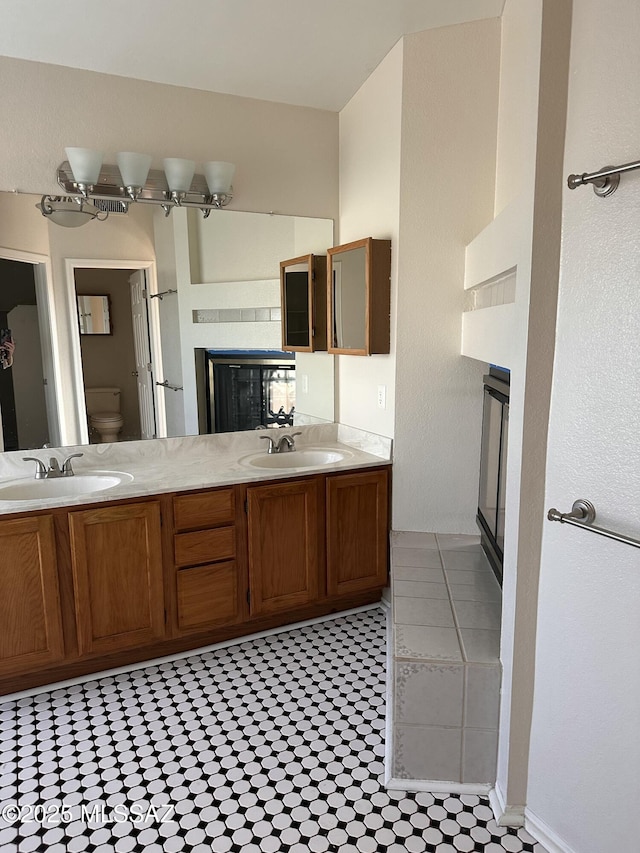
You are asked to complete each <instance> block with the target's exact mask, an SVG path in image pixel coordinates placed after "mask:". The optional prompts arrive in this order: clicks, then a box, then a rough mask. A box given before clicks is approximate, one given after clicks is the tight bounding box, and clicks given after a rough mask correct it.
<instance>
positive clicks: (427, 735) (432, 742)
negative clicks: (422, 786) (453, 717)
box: [393, 725, 462, 782]
mask: <svg viewBox="0 0 640 853" xmlns="http://www.w3.org/2000/svg"><path fill="white" fill-rule="evenodd" d="M461 757H462V730H461V729H447V728H440V727H437V726H401V725H397V726H395V743H394V761H393V775H394V776H395V777H396V778H399V779H429V780H437V781H442V782H461V781H462V774H461Z"/></svg>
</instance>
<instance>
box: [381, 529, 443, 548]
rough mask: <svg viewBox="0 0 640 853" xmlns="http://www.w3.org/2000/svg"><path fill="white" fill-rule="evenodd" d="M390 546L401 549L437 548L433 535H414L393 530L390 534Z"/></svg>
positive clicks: (412, 532)
mask: <svg viewBox="0 0 640 853" xmlns="http://www.w3.org/2000/svg"><path fill="white" fill-rule="evenodd" d="M391 544H392V545H398V546H399V547H401V548H431V549H434V548H436V549H437V547H438V543H437V542H436V534H435V533H416V532H414V531H404V530H394V531H393V533H392V534H391Z"/></svg>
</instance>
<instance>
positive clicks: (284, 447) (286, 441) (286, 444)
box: [260, 432, 302, 453]
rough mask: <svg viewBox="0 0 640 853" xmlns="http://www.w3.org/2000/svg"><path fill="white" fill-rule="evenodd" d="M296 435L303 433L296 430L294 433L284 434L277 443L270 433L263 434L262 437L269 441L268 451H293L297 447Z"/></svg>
mask: <svg viewBox="0 0 640 853" xmlns="http://www.w3.org/2000/svg"><path fill="white" fill-rule="evenodd" d="M296 435H302V433H301V432H294V433H293V434H292V435H283V436H282V438H281V439H280V441H278V443H277V444H276V442H275V441H274V440H273V438H272V437H271V436H270V435H261V436H260V439H266V440H267V441H268V442H269V449H268V450H267V453H292V452H293V451H294V450H295V449H296V445H295V441H294V438H295V436H296Z"/></svg>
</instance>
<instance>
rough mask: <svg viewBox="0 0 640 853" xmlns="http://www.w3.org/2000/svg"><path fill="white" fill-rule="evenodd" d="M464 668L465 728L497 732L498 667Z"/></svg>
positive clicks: (469, 664) (472, 665)
mask: <svg viewBox="0 0 640 853" xmlns="http://www.w3.org/2000/svg"><path fill="white" fill-rule="evenodd" d="M465 668H466V688H465V717H464V724H465V726H467V727H469V728H478V729H496V730H497V728H498V715H499V712H500V667H499V666H486V665H483V664H473V663H468V664H467V665H466V667H465Z"/></svg>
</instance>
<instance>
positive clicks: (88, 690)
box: [0, 609, 543, 853]
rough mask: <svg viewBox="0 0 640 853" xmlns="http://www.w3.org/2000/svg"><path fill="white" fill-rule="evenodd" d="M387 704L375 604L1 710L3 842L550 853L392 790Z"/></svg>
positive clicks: (54, 848)
mask: <svg viewBox="0 0 640 853" xmlns="http://www.w3.org/2000/svg"><path fill="white" fill-rule="evenodd" d="M384 702H385V614H384V612H383V611H382V610H380V609H372V610H366V611H361V612H359V613H353V614H349V615H346V616H341V617H337V618H334V619H332V620H331V621H326V622H322V623H319V624H315V625H308V626H305V627H299V628H294V629H292V630H288V631H286V632H285V633H280V634H276V635H273V636H268V637H264V638H261V639H255V640H252V641H245V642H239V643H238V644H237V645H231V646H227V647H226V648H222V649H217V650H215V651H209V652H206V653H204V654H200V655H194V656H191V657H188V658H184V659H181V660H179V661H175V662H171V663H162V664H159V665H153V666H148V667H146V668H145V669H138V670H135V671H132V672H128V673H123V674H118V675H115V676H108V677H105V678H101V679H99V680H98V679H96V680H93V681H89V682H85V683H84V684H79V685H75V686H71V687H66V688H62V689H56V690H53V691H51V692H47V693H41V694H38V695H37V696H33V697H30V698H23V699H20V700H18V701H15V702H6V703H4V704H0V750H1V751H0V759H1V761H2V765H1V777H0V809H2V812H1V814H2V818H0V850H2V853H14V851H15V853H31V851H48V853H77V851H94V853H112V851H115V853H129V851H133V853H138V851H140V853H142V851H144V853H161V851H162V853H172V852H173V851H183V850H184V851H194V853H205V851H206V852H207V853H210V851H218V853H223V851H234V853H235V851H238V853H240V851H242V853H281V851H291V853H307V851H312V853H316V852H317V853H321V852H322V851H334V852H335V853H373V851H387V853H402V851H409V853H426V851H434V852H435V853H464V851H486V853H501V851H511V853H520V851H527V853H543V848H542V847H541V846H540V845H539V844H536V843H534V841H533V839H532V838H531V837H530V836H528V835H527V833H526V832H524V831H523V830H520V831H518V832H516V831H515V830H513V829H506V828H503V827H498V826H497V825H496V823H495V821H494V820H493V817H492V812H491V809H490V808H489V804H488V801H487V800H486V799H485V798H483V797H478V796H450V795H447V794H426V793H418V794H405V793H400V792H388V791H386V790H385V788H384V787H383V785H382V775H383V754H384V729H385V718H384V713H385V708H384ZM7 806H9V808H7ZM3 807H4V808H3Z"/></svg>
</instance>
